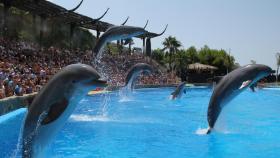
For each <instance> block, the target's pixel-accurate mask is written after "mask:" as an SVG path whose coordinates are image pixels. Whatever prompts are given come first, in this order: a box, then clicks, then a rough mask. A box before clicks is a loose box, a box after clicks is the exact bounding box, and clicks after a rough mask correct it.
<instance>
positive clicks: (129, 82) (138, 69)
mask: <svg viewBox="0 0 280 158" xmlns="http://www.w3.org/2000/svg"><path fill="white" fill-rule="evenodd" d="M153 71H154V69H153V67H152V66H151V65H149V64H146V63H138V64H135V65H134V66H133V67H132V68H130V70H128V73H127V75H126V77H125V86H129V87H128V88H130V89H133V87H134V85H135V83H136V81H137V80H136V79H137V77H138V76H139V75H140V74H141V73H143V72H144V73H152V72H153Z"/></svg>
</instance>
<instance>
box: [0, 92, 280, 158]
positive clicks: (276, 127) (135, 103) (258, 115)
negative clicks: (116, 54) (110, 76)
mask: <svg viewBox="0 0 280 158" xmlns="http://www.w3.org/2000/svg"><path fill="white" fill-rule="evenodd" d="M173 89H174V88H159V89H156V88H155V89H139V90H136V91H134V92H133V93H132V94H131V95H130V96H129V97H128V98H124V97H121V96H120V95H119V92H113V93H111V94H109V97H108V96H107V97H106V98H105V97H104V96H101V95H96V96H91V97H89V96H86V97H85V98H84V99H83V100H82V101H81V102H80V104H79V105H78V106H77V108H76V110H75V112H74V113H73V115H71V118H70V119H69V120H68V122H67V123H66V124H65V126H64V127H63V129H62V130H61V131H60V132H59V134H58V135H57V137H56V138H55V140H53V144H52V145H51V146H50V148H49V151H48V155H46V157H50V156H51V157H55V158H60V157H71V158H72V157H77V158H79V157H96V158H103V157H104V158H105V157H106V158H158V157H169V158H182V157H198V158H205V157H210V158H212V157H213V158H223V157H225V158H236V157H242V158H243V157H244V158H256V157H260V158H262V157H266V158H272V157H275V158H277V157H280V137H279V133H280V114H279V113H280V106H279V101H280V99H279V97H280V89H263V90H259V91H257V92H256V93H252V92H250V91H249V90H248V91H245V92H244V93H242V94H241V95H240V96H238V97H237V98H235V99H234V100H233V101H232V102H231V103H230V104H228V106H227V107H226V108H225V109H224V111H223V112H222V114H221V116H220V118H219V120H218V122H217V126H216V128H217V130H216V131H215V132H213V133H212V134H211V135H201V134H200V133H201V131H202V130H201V129H205V128H207V122H206V112H207V106H208V102H209V99H210V96H211V92H212V91H211V89H207V88H189V89H188V90H187V94H186V95H183V96H182V98H181V99H180V100H176V101H171V100H169V94H170V93H171V92H172V90H173ZM104 105H105V106H104ZM24 115H25V110H23V109H20V110H19V111H17V112H16V113H11V114H9V115H6V116H2V117H0V127H1V130H0V157H13V155H14V153H15V151H16V148H17V142H18V135H19V133H20V132H19V131H20V128H21V124H22V120H23V119H24Z"/></svg>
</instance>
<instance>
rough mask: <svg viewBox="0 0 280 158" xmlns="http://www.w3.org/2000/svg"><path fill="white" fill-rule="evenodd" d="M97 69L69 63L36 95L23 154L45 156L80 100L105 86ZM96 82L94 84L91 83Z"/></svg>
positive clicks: (28, 121)
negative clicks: (97, 88)
mask: <svg viewBox="0 0 280 158" xmlns="http://www.w3.org/2000/svg"><path fill="white" fill-rule="evenodd" d="M99 78H100V76H99V74H98V73H97V72H96V71H95V69H94V68H92V67H91V66H88V65H84V64H73V65H69V66H66V67H65V68H63V69H62V70H60V71H59V72H58V73H57V74H55V75H54V76H53V77H52V79H51V80H50V81H49V82H48V83H47V84H46V85H45V86H44V88H43V89H42V90H41V91H40V92H39V93H38V94H37V96H36V97H35V98H34V100H33V102H32V104H31V105H30V106H29V108H28V113H27V116H26V118H25V122H24V126H23V134H22V148H23V150H22V157H24V158H33V157H43V156H44V151H45V148H46V147H47V146H48V145H49V144H50V142H51V141H52V138H53V137H54V136H55V135H56V133H57V132H58V131H59V130H60V129H61V128H62V126H63V125H64V123H65V122H66V120H67V119H68V118H69V116H70V115H71V113H72V112H73V111H74V109H75V107H76V105H77V104H78V103H79V101H80V100H81V99H82V98H83V97H84V96H85V95H86V94H87V92H88V91H89V90H90V89H92V88H94V87H97V86H98V87H104V86H105V81H100V80H98V79H99ZM92 85H93V86H92Z"/></svg>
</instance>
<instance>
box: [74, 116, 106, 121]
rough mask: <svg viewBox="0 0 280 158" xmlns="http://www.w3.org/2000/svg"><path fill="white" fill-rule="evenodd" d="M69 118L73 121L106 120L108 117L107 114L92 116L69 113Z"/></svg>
mask: <svg viewBox="0 0 280 158" xmlns="http://www.w3.org/2000/svg"><path fill="white" fill-rule="evenodd" d="M70 119H71V120H72V121H75V122H108V121H110V119H109V118H108V117H107V116H100V115H99V116H92V115H71V116H70Z"/></svg>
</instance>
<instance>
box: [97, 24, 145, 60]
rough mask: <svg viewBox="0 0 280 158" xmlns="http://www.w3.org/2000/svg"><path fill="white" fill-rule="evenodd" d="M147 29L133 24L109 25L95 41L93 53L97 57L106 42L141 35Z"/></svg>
mask: <svg viewBox="0 0 280 158" xmlns="http://www.w3.org/2000/svg"><path fill="white" fill-rule="evenodd" d="M146 32H147V31H146V30H145V29H143V28H141V27H134V26H122V25H121V26H113V27H110V28H109V29H108V30H107V31H106V32H104V33H103V34H102V36H101V37H100V39H99V40H98V41H97V43H96V45H95V47H94V50H93V53H94V55H96V57H97V58H99V54H100V50H101V49H102V48H103V47H104V45H105V44H106V43H107V42H110V41H114V40H125V39H129V38H132V37H135V36H139V35H142V34H144V33H146Z"/></svg>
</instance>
